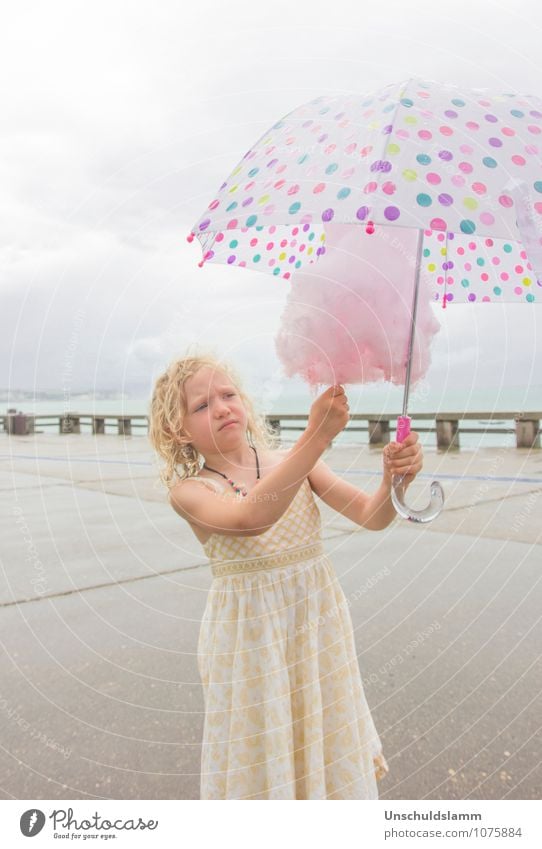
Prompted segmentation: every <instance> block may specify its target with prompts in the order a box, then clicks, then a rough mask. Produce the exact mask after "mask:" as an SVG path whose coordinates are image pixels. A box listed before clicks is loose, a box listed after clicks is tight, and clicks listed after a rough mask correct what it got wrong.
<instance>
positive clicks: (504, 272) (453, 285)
mask: <svg viewBox="0 0 542 849" xmlns="http://www.w3.org/2000/svg"><path fill="white" fill-rule="evenodd" d="M422 274H423V275H424V276H425V279H426V280H427V281H428V284H429V285H428V288H429V290H430V292H431V298H432V300H433V301H440V302H441V303H442V304H443V303H444V301H446V305H448V304H450V303H459V304H471V303H480V302H483V303H486V302H493V303H498V302H502V303H504V302H507V303H511V302H516V303H517V302H526V303H533V302H534V301H536V300H538V302H539V303H540V302H542V281H540V280H537V278H536V276H535V275H534V273H533V269H532V266H531V263H530V262H529V261H528V258H527V253H526V251H525V250H524V249H523V247H522V246H521V244H519V243H518V242H513V241H511V240H510V241H507V240H504V239H492V238H490V237H487V238H485V239H475V238H473V237H472V236H467V235H464V234H462V233H461V234H458V233H442V232H441V231H438V230H425V231H424V240H423V254H422Z"/></svg>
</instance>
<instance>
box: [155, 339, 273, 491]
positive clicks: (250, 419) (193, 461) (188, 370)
mask: <svg viewBox="0 0 542 849" xmlns="http://www.w3.org/2000/svg"><path fill="white" fill-rule="evenodd" d="M203 366H209V367H210V368H212V369H214V370H215V371H221V372H224V374H226V375H227V376H228V377H229V379H230V380H231V381H232V383H233V384H234V386H235V387H236V388H237V391H238V393H239V397H240V398H241V401H242V402H243V405H244V407H245V410H246V412H247V441H248V442H249V444H251V445H255V446H256V447H257V448H276V447H278V446H279V445H280V438H279V436H278V434H277V433H276V431H275V430H274V429H273V428H272V427H271V425H270V424H269V423H268V421H267V419H266V418H265V415H263V414H262V413H260V412H258V411H257V410H256V409H255V408H254V405H253V403H252V400H251V399H250V397H249V396H248V395H247V394H246V392H245V391H244V390H243V387H242V384H241V380H240V377H239V374H238V373H237V371H236V370H235V368H234V367H233V366H232V365H231V364H229V363H225V362H223V361H222V360H220V359H219V358H218V357H217V356H215V355H214V354H213V353H203V354H188V355H185V356H184V357H180V358H179V359H176V360H173V362H171V363H170V365H169V366H168V367H167V369H166V371H165V372H163V374H161V375H160V376H159V377H158V378H157V380H156V382H155V384H154V389H153V393H152V398H151V401H150V407H149V434H148V436H149V440H150V442H151V444H152V446H153V448H154V450H155V451H156V453H157V454H158V455H159V456H160V457H161V458H162V460H163V461H164V464H163V466H162V468H161V469H160V470H159V478H160V481H161V482H162V483H163V484H164V485H165V486H166V487H167V488H168V489H171V487H172V486H174V485H175V484H176V483H177V482H178V481H180V480H184V478H186V477H188V476H190V475H197V474H198V472H199V470H200V468H201V466H202V465H203V462H204V458H203V455H201V454H200V453H199V451H198V450H197V449H196V448H195V447H194V446H193V445H192V444H191V442H190V437H189V436H188V435H187V434H186V433H184V431H183V423H184V417H185V415H186V411H187V404H186V392H185V388H184V384H185V381H186V380H187V379H188V378H189V377H192V375H194V374H195V373H196V372H197V371H198V370H199V369H200V368H202V367H203Z"/></svg>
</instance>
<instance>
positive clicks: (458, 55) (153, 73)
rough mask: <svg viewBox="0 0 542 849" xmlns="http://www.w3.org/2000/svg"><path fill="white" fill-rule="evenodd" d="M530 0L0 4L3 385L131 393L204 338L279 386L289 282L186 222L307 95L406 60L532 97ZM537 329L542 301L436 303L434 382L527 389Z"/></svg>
mask: <svg viewBox="0 0 542 849" xmlns="http://www.w3.org/2000/svg"><path fill="white" fill-rule="evenodd" d="M537 6H539V4H538V3H537V2H535V0H532V2H531V0H523V2H522V0H514V1H513V2H512V0H510V2H504V0H501V2H497V3H495V2H476V0H468V2H464V0H454V2H450V3H447V4H445V3H435V2H425V0H421V2H420V0H411V2H408V3H406V2H404V0H385V2H383V3H375V2H373V3H364V2H360V0H352V2H344V0H334V2H333V3H330V2H318V0H300V1H299V0H298V2H297V3H292V2H291V0H290V2H284V0H273V2H272V3H263V2H250V3H249V2H242V0H228V2H227V3H219V2H218V0H208V2H206V3H205V4H199V3H193V4H186V3H181V2H164V0H154V2H141V0H130V2H124V0H122V1H121V2H119V0H107V2H104V0H93V2H92V3H90V2H79V0H66V2H55V0H49V2H47V3H44V2H24V0H22V2H18V3H17V4H14V3H13V4H11V5H10V8H9V10H8V11H6V9H4V14H3V26H2V32H1V34H0V63H1V65H2V68H1V79H2V96H1V110H0V121H1V122H2V134H1V145H2V156H1V157H0V169H1V173H2V192H1V193H0V209H1V213H0V214H1V225H2V236H1V244H2V259H3V262H2V276H1V283H0V295H1V312H0V352H1V366H0V386H1V387H8V386H11V387H16V388H26V389H29V388H33V387H36V388H39V389H52V388H55V387H56V388H59V389H61V390H63V391H64V393H66V392H67V391H70V390H71V391H76V390H77V389H79V388H86V387H96V388H98V389H112V388H118V389H119V391H126V390H133V389H134V388H137V389H139V391H140V394H141V396H142V397H143V396H145V395H146V394H147V393H148V392H150V389H151V385H152V381H153V379H154V377H155V376H156V375H157V374H158V373H159V372H160V371H161V370H162V369H163V368H164V367H165V366H166V365H167V363H168V361H169V360H170V359H171V358H172V357H173V356H175V355H179V354H182V353H183V351H184V350H185V348H186V346H187V345H188V344H189V343H190V342H192V341H194V340H198V341H199V342H200V343H202V344H208V345H209V346H210V347H212V348H213V349H214V350H215V351H217V352H218V353H221V354H223V355H225V356H228V357H229V358H230V359H231V360H232V361H233V362H234V363H235V364H236V365H237V366H238V367H239V368H240V370H241V371H242V372H243V373H244V374H246V375H247V377H248V378H249V380H251V381H254V379H258V380H259V381H261V382H262V383H263V384H265V385H266V386H267V387H269V393H270V395H272V394H273V392H278V391H279V389H278V388H277V387H282V388H284V386H285V383H287V381H286V382H285V381H283V380H282V378H281V377H280V366H279V363H278V360H277V359H276V356H275V353H274V341H273V338H274V334H275V331H276V328H277V326H278V320H279V316H280V313H281V311H282V308H283V305H284V300H285V296H286V292H287V286H288V283H287V281H285V280H282V279H276V278H273V277H271V276H270V275H265V274H258V273H255V272H251V271H247V270H243V269H238V268H228V267H224V266H221V265H212V264H209V265H207V266H206V267H204V268H203V269H199V268H198V266H197V262H198V261H199V259H200V250H199V246H198V243H197V242H194V243H193V244H191V245H189V244H188V243H187V242H186V238H185V237H186V234H187V232H188V231H189V229H190V227H191V225H192V224H193V223H194V221H195V220H196V219H197V218H198V217H199V216H200V214H201V213H202V212H203V210H204V209H205V208H206V206H207V204H208V203H209V201H210V200H211V199H212V198H213V197H214V193H215V191H216V189H217V188H218V186H219V185H220V184H221V183H222V182H223V180H224V179H225V178H226V177H227V175H228V174H229V173H230V171H231V170H232V168H233V167H234V166H235V164H236V163H237V162H238V161H239V160H240V159H241V157H242V156H243V155H244V153H245V152H246V151H247V150H248V149H249V148H250V147H251V145H252V144H253V143H254V142H255V141H256V140H257V139H258V138H259V137H260V136H261V135H262V133H263V132H265V130H266V129H267V128H268V127H269V126H270V125H271V124H272V123H274V122H275V121H276V120H277V119H278V118H279V117H282V116H283V115H285V114H286V113H288V112H289V111H291V110H292V109H294V108H295V107H296V106H298V105H299V104H301V103H303V102H305V101H307V100H309V99H311V98H313V97H315V96H317V95H319V94H330V93H339V92H347V91H348V92H356V91H359V92H367V91H371V90H373V89H378V88H379V87H381V86H384V85H386V84H388V83H391V82H395V81H400V80H403V79H406V78H408V77H409V76H413V75H414V76H421V77H426V78H428V79H432V80H441V81H445V82H452V83H455V84H457V85H467V86H469V87H487V88H488V89H489V90H490V91H495V92H498V91H517V92H520V93H531V94H537V95H539V96H540V95H541V94H542V73H541V65H542V50H541V48H540V45H541V44H542V13H541V12H540V11H539V10H537ZM439 320H442V317H441V316H439ZM541 330H542V305H538V306H537V307H534V308H530V307H529V306H528V305H525V306H524V307H523V306H520V305H510V306H509V307H507V308H506V309H503V308H501V307H497V306H495V307H492V308H491V311H489V310H488V309H486V308H485V307H484V306H482V305H479V306H478V308H477V309H473V308H472V307H470V306H464V307H459V306H456V307H455V308H454V309H448V310H446V320H445V322H444V324H443V329H442V331H441V333H440V334H439V337H438V339H437V343H436V345H435V347H434V352H433V364H432V367H431V372H430V375H429V378H430V381H431V383H432V384H433V385H436V384H439V383H440V384H442V383H443V382H445V383H446V385H448V386H449V387H450V388H454V387H455V389H457V388H458V387H465V388H468V391H469V393H472V392H473V391H474V392H475V391H476V388H477V387H478V386H479V387H487V386H488V385H490V386H491V385H495V386H500V387H502V386H503V380H504V381H506V382H507V383H509V384H510V385H513V384H515V385H517V386H525V388H526V391H527V392H528V393H529V395H530V396H531V395H532V398H533V402H534V399H535V397H539V396H540V387H541V385H542V377H541V374H542V345H541V342H540V339H541V336H540V331H541ZM496 343H497V344H496ZM505 363H506V367H505ZM292 385H293V384H292ZM273 387H275V388H273ZM537 391H538V395H537V394H536V393H537ZM539 405H540V404H539Z"/></svg>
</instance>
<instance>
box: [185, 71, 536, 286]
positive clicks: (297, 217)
mask: <svg viewBox="0 0 542 849" xmlns="http://www.w3.org/2000/svg"><path fill="white" fill-rule="evenodd" d="M541 152H542V102H541V101H540V100H539V99H538V98H534V97H530V96H527V95H522V96H519V95H515V94H511V93H503V94H494V95H491V96H490V95H488V94H486V93H481V92H480V91H477V90H465V89H458V88H456V87H454V86H451V85H446V84H441V83H433V82H427V81H424V80H420V79H417V78H414V79H409V80H407V81H406V82H402V83H399V84H392V85H388V86H386V87H385V88H383V89H381V90H380V91H378V92H377V93H375V94H371V95H366V96H365V95H359V96H354V95H347V96H343V95H340V96H335V97H333V96H322V97H318V98H315V99H314V100H311V101H309V102H308V103H306V104H303V105H302V106H300V107H298V108H297V109H295V110H294V111H293V112H291V113H289V114H288V115H286V116H285V117H284V118H282V119H281V120H280V121H278V122H277V123H276V124H274V125H273V127H271V129H270V130H269V132H268V133H266V134H265V135H264V136H263V137H262V138H261V139H260V140H259V141H258V142H257V144H256V145H255V146H254V147H253V148H251V149H250V150H249V151H248V152H247V153H246V154H245V156H244V157H243V159H242V160H241V162H240V163H239V164H238V165H237V166H236V167H235V168H234V170H233V171H232V173H231V174H230V176H229V177H228V179H227V180H226V181H225V182H224V183H223V184H222V186H221V187H220V189H219V191H218V192H217V194H216V196H215V198H214V199H213V200H212V202H211V203H210V204H209V207H208V209H207V210H206V212H205V213H204V214H203V215H202V217H201V218H200V219H199V220H198V221H197V222H196V224H195V226H194V227H193V232H194V234H195V235H196V236H197V238H198V239H199V241H200V243H201V246H202V250H203V259H204V261H206V262H208V261H209V262H221V263H228V264H230V265H239V266H242V267H248V268H253V269H259V270H262V271H267V272H268V273H272V274H273V275H275V276H280V277H283V278H286V279H288V278H289V277H291V275H292V273H293V272H294V271H295V270H296V269H298V268H300V267H302V266H303V265H305V264H307V263H310V262H314V261H316V260H317V259H318V257H319V256H321V255H322V254H323V253H324V252H325V244H324V243H325V228H326V223H328V222H335V223H351V224H353V225H358V226H365V225H366V224H367V222H369V221H373V222H374V223H375V224H376V225H377V226H378V225H379V224H380V225H392V226H401V227H415V228H418V229H423V230H424V231H425V239H424V255H425V257H426V260H427V261H426V264H425V271H426V272H427V273H429V274H432V275H434V280H435V283H434V295H435V299H436V300H438V299H443V298H444V297H446V301H447V302H448V301H449V302H452V301H456V302H461V301H464V302H467V303H472V302H474V301H488V300H489V301H494V300H501V301H511V300H516V301H517V300H518V299H520V300H525V301H528V302H531V301H534V300H536V299H537V298H538V300H540V297H541V296H542V293H541V291H540V284H541V281H540V280H537V279H536V276H535V275H534V274H533V270H532V266H531V265H530V263H529V261H528V256H527V255H526V252H525V250H524V247H523V245H522V242H521V235H520V232H519V230H518V226H517V221H516V210H515V203H514V198H513V193H512V191H511V190H510V188H507V187H509V186H510V181H511V180H515V181H517V180H520V181H521V182H522V185H524V186H525V190H526V193H527V200H528V205H529V208H530V214H531V215H532V217H533V224H534V225H535V228H536V232H537V233H538V234H541V235H539V236H538V239H539V242H540V245H542V158H541ZM472 245H474V247H472ZM506 246H507V247H506ZM443 248H444V249H445V251H446V254H445V255H444V254H443V253H442V250H443ZM426 251H429V253H426Z"/></svg>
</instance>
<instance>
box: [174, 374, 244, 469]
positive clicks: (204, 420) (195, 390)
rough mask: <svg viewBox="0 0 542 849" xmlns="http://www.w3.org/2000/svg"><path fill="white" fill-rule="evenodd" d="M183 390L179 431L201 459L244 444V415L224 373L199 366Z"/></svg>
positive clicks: (232, 387) (234, 388)
mask: <svg viewBox="0 0 542 849" xmlns="http://www.w3.org/2000/svg"><path fill="white" fill-rule="evenodd" d="M184 388H185V395H186V414H185V417H184V425H183V430H184V431H185V432H186V433H187V435H189V436H190V441H191V443H192V445H193V446H194V447H195V448H196V449H197V450H198V451H199V452H200V453H201V454H203V456H206V455H207V454H214V453H217V451H218V452H220V451H228V450H229V449H232V448H235V447H236V446H237V445H239V444H240V443H241V442H242V441H243V440H245V434H246V428H247V418H248V417H247V413H246V410H245V407H244V405H243V402H242V401H241V398H240V396H239V393H238V390H237V387H236V386H235V385H234V384H233V383H232V382H231V381H230V378H229V377H228V376H227V375H226V374H225V373H224V372H221V371H217V370H215V369H212V368H210V367H209V366H202V367H201V368H200V369H198V371H197V372H196V373H195V374H193V375H192V377H189V378H188V379H187V380H186V382H185V384H184ZM230 422H231V424H230Z"/></svg>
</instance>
